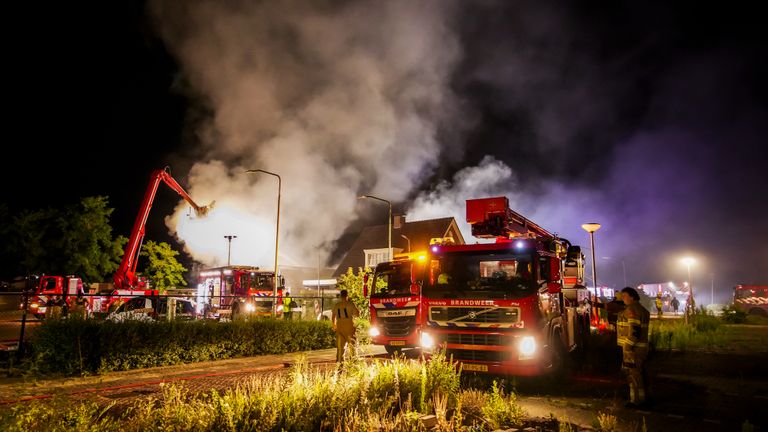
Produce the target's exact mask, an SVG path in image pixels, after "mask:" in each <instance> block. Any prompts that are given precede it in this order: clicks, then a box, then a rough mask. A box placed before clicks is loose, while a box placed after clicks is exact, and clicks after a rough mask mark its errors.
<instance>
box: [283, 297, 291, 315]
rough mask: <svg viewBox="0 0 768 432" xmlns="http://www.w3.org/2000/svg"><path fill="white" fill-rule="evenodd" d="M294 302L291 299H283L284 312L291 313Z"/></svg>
mask: <svg viewBox="0 0 768 432" xmlns="http://www.w3.org/2000/svg"><path fill="white" fill-rule="evenodd" d="M292 301H293V299H292V298H290V297H283V312H290V311H291V302H292Z"/></svg>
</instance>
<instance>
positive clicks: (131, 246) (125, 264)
mask: <svg viewBox="0 0 768 432" xmlns="http://www.w3.org/2000/svg"><path fill="white" fill-rule="evenodd" d="M161 181H162V182H164V183H165V184H166V185H168V187H170V188H171V189H173V190H174V191H176V193H178V194H179V195H180V196H181V197H182V198H184V200H185V201H187V203H189V205H190V206H192V208H193V209H194V210H195V213H196V214H197V215H199V216H204V215H206V214H207V213H208V211H209V210H210V208H211V206H212V205H213V204H210V205H208V206H199V205H197V204H196V203H195V202H194V201H193V200H192V198H191V197H190V196H189V194H187V192H186V191H185V190H184V188H182V187H181V185H179V183H178V182H176V180H175V179H174V178H173V177H172V176H171V174H170V173H169V172H168V167H166V168H165V169H158V170H155V171H153V172H152V174H151V175H150V181H149V185H148V186H147V190H146V191H145V193H144V199H143V200H142V202H141V207H139V213H138V214H137V215H136V219H135V221H134V224H133V228H132V229H131V236H130V237H129V238H128V243H127V244H126V245H125V251H124V253H123V258H122V261H121V262H120V266H119V267H118V269H117V271H116V272H115V274H114V276H113V279H114V284H115V290H114V291H112V292H110V293H108V294H105V295H102V296H100V295H92V294H88V295H87V296H86V298H87V299H88V303H89V307H90V311H91V312H95V313H106V312H107V310H108V307H109V305H110V304H111V303H112V302H114V301H117V300H118V299H120V298H122V299H125V298H126V297H131V296H138V295H152V294H154V295H156V294H157V291H153V290H148V289H147V288H148V287H147V283H146V279H145V278H141V277H139V276H138V275H137V274H136V265H137V264H138V261H139V252H140V251H141V243H142V242H143V241H144V233H145V231H146V224H147V218H148V217H149V211H150V210H151V209H152V203H153V202H154V200H155V195H156V194H157V188H158V186H159V185H160V182H161ZM64 286H66V287H68V288H67V289H66V290H65V289H64ZM77 293H83V281H82V280H81V279H80V278H78V277H75V276H50V275H48V276H42V277H41V278H40V281H39V284H38V285H37V287H36V289H35V297H33V298H30V303H29V311H30V312H31V313H33V314H34V315H35V316H37V317H43V316H45V310H46V308H45V302H46V301H47V299H48V296H50V295H59V296H63V297H64V299H65V302H66V303H67V304H68V305H71V304H72V297H73V296H76V295H77ZM21 307H22V308H23V304H22V305H21Z"/></svg>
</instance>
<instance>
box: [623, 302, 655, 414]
mask: <svg viewBox="0 0 768 432" xmlns="http://www.w3.org/2000/svg"><path fill="white" fill-rule="evenodd" d="M621 297H622V300H623V301H624V304H625V305H626V307H625V308H624V310H623V311H621V312H620V313H619V315H618V317H617V322H616V330H617V335H616V338H617V343H618V344H619V346H620V347H621V348H622V370H623V371H624V373H625V374H626V375H627V381H628V383H629V402H628V403H627V406H629V407H637V406H639V405H642V404H644V403H645V402H646V396H647V395H646V392H647V388H646V386H647V380H648V379H647V373H646V371H645V361H646V359H647V357H648V323H649V322H650V321H651V313H650V312H648V310H647V309H646V308H644V307H643V306H642V305H641V304H640V294H638V293H637V291H636V290H635V289H634V288H631V287H626V288H624V289H623V290H621Z"/></svg>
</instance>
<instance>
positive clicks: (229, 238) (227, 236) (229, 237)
mask: <svg viewBox="0 0 768 432" xmlns="http://www.w3.org/2000/svg"><path fill="white" fill-rule="evenodd" d="M224 238H225V239H227V241H228V242H229V244H228V246H227V267H229V265H230V257H231V256H232V239H236V238H237V236H236V235H225V236H224Z"/></svg>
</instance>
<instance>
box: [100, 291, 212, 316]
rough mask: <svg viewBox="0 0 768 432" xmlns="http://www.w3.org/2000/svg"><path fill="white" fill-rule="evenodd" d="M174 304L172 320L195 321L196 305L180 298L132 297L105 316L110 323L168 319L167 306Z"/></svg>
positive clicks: (196, 314)
mask: <svg viewBox="0 0 768 432" xmlns="http://www.w3.org/2000/svg"><path fill="white" fill-rule="evenodd" d="M169 302H172V303H175V308H174V310H173V318H174V319H177V320H195V319H197V318H198V313H197V305H196V304H195V302H194V301H192V300H188V299H185V298H181V297H147V296H139V297H134V298H132V299H130V300H128V301H126V302H125V303H123V304H122V305H120V307H118V308H117V309H115V311H113V312H111V313H110V314H109V315H107V319H108V320H110V321H115V322H120V321H126V320H137V321H155V320H164V319H167V318H168V304H169Z"/></svg>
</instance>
